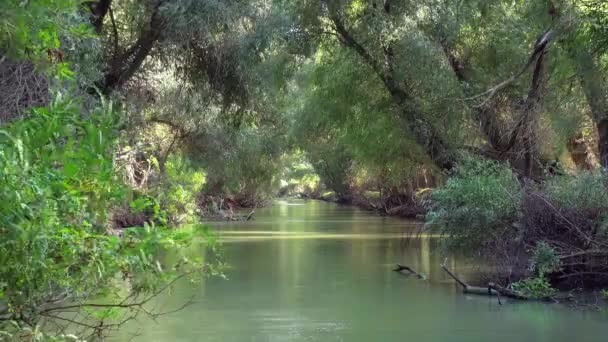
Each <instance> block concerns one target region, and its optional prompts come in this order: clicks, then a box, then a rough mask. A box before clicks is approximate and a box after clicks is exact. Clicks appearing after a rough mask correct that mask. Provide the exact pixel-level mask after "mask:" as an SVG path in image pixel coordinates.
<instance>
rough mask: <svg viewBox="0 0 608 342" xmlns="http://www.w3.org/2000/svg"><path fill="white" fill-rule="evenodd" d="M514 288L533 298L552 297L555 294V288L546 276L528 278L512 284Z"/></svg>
mask: <svg viewBox="0 0 608 342" xmlns="http://www.w3.org/2000/svg"><path fill="white" fill-rule="evenodd" d="M511 286H512V288H513V290H515V291H517V292H519V293H521V294H523V295H524V296H526V297H528V298H532V299H543V298H551V297H552V296H553V295H555V289H554V288H553V287H551V284H550V283H549V280H548V279H547V278H546V277H545V276H538V277H533V278H527V279H524V280H520V281H518V282H516V283H513V284H511Z"/></svg>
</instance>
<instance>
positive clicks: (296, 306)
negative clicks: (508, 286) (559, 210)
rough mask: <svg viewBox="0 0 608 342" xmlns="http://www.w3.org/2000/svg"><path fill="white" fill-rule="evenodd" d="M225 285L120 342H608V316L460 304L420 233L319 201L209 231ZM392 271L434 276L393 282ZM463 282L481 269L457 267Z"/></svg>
mask: <svg viewBox="0 0 608 342" xmlns="http://www.w3.org/2000/svg"><path fill="white" fill-rule="evenodd" d="M212 226H213V228H214V230H215V231H217V232H218V233H219V235H220V237H221V240H222V241H223V247H222V248H223V253H224V258H225V260H226V261H227V262H228V263H229V264H230V265H231V266H232V267H231V268H230V269H229V270H228V271H227V272H226V277H227V279H222V278H220V277H212V278H209V279H206V280H205V281H204V282H203V283H200V284H197V285H191V284H186V283H184V284H180V285H179V286H178V288H177V289H176V291H175V292H174V293H172V294H171V295H167V296H166V297H165V298H161V299H159V300H160V301H163V304H165V305H167V307H171V305H179V304H180V303H182V302H184V301H186V300H188V298H190V297H191V296H193V295H194V298H195V302H194V303H193V304H192V305H190V306H188V307H187V308H185V309H183V310H181V311H179V312H177V313H174V314H171V315H168V316H163V317H160V318H158V320H157V321H156V322H155V321H153V320H147V319H145V318H142V319H140V320H138V321H137V322H131V323H130V325H129V326H127V327H125V329H123V330H122V331H121V335H119V336H116V337H115V338H116V340H118V341H126V340H133V341H149V342H153V341H225V342H230V341H235V342H236V341H251V342H262V341H264V342H266V341H267V342H274V341H277V342H278V341H354V342H356V341H417V342H418V341H471V342H472V341H483V342H500V341H509V342H513V341H547V342H559V341H568V342H574V341H608V315H607V314H604V313H600V312H596V311H585V310H575V309H572V308H568V307H567V306H565V305H555V304H544V303H534V302H508V303H505V304H504V305H502V306H500V305H499V304H498V302H497V300H496V298H489V297H485V296H474V295H463V294H462V293H461V292H460V291H459V289H458V288H457V287H456V285H455V284H454V282H453V281H452V280H450V279H448V278H447V277H446V275H445V274H443V272H442V271H441V269H440V268H439V265H440V264H441V263H442V260H441V257H440V256H439V255H437V253H434V246H435V245H436V240H435V239H433V238H419V239H407V238H404V237H403V235H404V234H406V233H408V232H414V231H416V223H415V222H410V221H404V220H399V219H394V218H386V217H379V216H374V215H373V214H370V213H366V212H362V211H359V210H357V209H353V208H347V207H340V206H337V205H335V204H330V203H324V202H317V201H306V202H305V201H278V202H276V203H275V205H273V206H272V207H270V208H265V209H259V210H257V213H256V215H255V220H254V221H249V222H238V223H214V224H213V225H212ZM395 263H403V264H406V265H409V266H411V267H413V268H415V269H416V270H418V271H419V272H421V273H424V274H426V275H427V277H428V280H426V281H423V280H419V279H416V278H414V277H406V276H403V275H400V274H398V273H395V272H392V271H391V268H392V267H393V266H394V264H395ZM451 267H452V268H453V269H454V270H455V271H456V272H458V273H459V274H461V275H463V276H464V277H465V278H466V277H467V275H472V274H474V272H475V268H474V267H470V266H469V267H465V264H464V263H462V265H461V264H459V263H455V262H451Z"/></svg>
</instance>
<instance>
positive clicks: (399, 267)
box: [393, 264, 424, 279]
mask: <svg viewBox="0 0 608 342" xmlns="http://www.w3.org/2000/svg"><path fill="white" fill-rule="evenodd" d="M393 271H395V272H399V273H401V274H403V271H408V272H409V273H410V274H413V275H415V276H416V277H418V278H419V279H424V275H422V274H420V273H418V272H416V271H414V269H412V268H411V267H409V266H403V265H400V264H397V267H395V268H394V269H393Z"/></svg>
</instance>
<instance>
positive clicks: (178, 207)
mask: <svg viewBox="0 0 608 342" xmlns="http://www.w3.org/2000/svg"><path fill="white" fill-rule="evenodd" d="M204 183H205V176H204V175H203V173H202V172H201V171H196V170H195V169H193V167H192V166H190V165H188V162H187V160H184V159H183V158H179V157H177V156H174V157H172V158H170V159H169V160H168V161H167V164H166V175H165V179H163V180H162V182H161V183H160V184H159V186H158V189H154V192H155V193H156V198H157V199H158V200H159V202H160V205H161V208H162V210H163V214H164V215H165V217H166V219H167V223H168V224H170V225H171V226H179V225H180V224H184V223H194V222H196V219H197V215H196V214H197V204H196V195H197V194H198V193H199V191H200V190H201V189H202V187H203V185H204Z"/></svg>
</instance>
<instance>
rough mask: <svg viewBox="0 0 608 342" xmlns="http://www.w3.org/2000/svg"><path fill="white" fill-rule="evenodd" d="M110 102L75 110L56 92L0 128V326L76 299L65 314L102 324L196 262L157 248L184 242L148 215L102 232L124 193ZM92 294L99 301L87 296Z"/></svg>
mask: <svg viewBox="0 0 608 342" xmlns="http://www.w3.org/2000/svg"><path fill="white" fill-rule="evenodd" d="M111 109H112V108H111V106H109V105H108V106H106V107H104V108H99V109H97V110H95V111H93V112H92V113H85V114H83V111H82V108H81V107H80V106H79V105H77V104H76V103H74V102H73V101H69V100H67V99H65V98H61V97H59V98H58V99H57V100H56V101H54V102H53V103H52V105H51V106H49V107H47V108H39V109H36V110H35V111H34V112H33V113H32V115H31V117H30V118H29V119H27V120H21V121H16V122H14V123H12V124H10V125H8V126H5V127H4V129H3V130H1V131H0V170H2V172H1V177H0V250H1V251H2V253H0V279H1V281H0V314H1V315H2V320H0V335H2V332H4V333H5V334H4V335H6V334H9V335H10V334H11V333H12V332H14V331H19V330H20V329H24V328H32V329H37V323H39V322H40V320H41V319H42V318H51V319H55V320H58V321H57V323H58V324H59V323H61V322H64V323H65V321H62V319H61V317H62V315H63V312H66V311H74V309H78V308H80V309H83V310H81V311H78V313H79V315H77V316H73V315H72V314H70V316H71V317H76V318H74V320H75V322H76V323H75V324H76V325H77V326H79V327H80V328H85V329H86V328H87V327H91V326H94V325H95V324H101V323H100V322H105V324H101V325H99V326H103V327H111V326H112V324H111V322H112V321H114V322H116V321H117V320H119V319H120V317H121V315H123V314H125V313H127V311H128V312H129V315H130V316H131V315H132V314H135V313H137V312H138V310H141V309H142V307H141V305H139V306H138V305H137V303H139V302H141V301H143V300H145V298H147V297H149V296H154V295H155V294H157V293H158V291H160V290H161V289H162V288H164V286H168V285H169V284H170V283H171V282H172V281H174V280H175V279H178V278H179V277H182V276H184V275H186V274H192V275H195V274H200V273H201V272H202V270H203V266H204V265H203V264H202V262H200V261H196V260H192V261H187V259H186V258H185V257H183V258H178V259H180V261H179V262H178V265H162V264H161V263H160V261H159V260H158V258H157V257H158V255H159V253H161V252H162V251H164V250H165V249H166V248H172V247H174V246H185V245H187V244H188V243H189V242H190V235H188V234H185V233H181V232H173V231H170V230H167V229H163V228H162V227H156V226H153V225H146V227H144V228H138V229H127V230H125V231H124V234H123V237H122V238H118V237H116V236H110V235H107V234H106V233H105V228H106V226H107V223H108V221H109V217H108V208H110V207H112V206H114V205H115V204H117V203H120V202H121V201H123V195H124V194H125V189H124V188H123V186H122V185H121V183H120V181H119V178H118V177H117V175H116V174H115V171H114V164H113V158H112V151H113V149H114V148H113V147H114V146H115V136H116V135H115V134H114V133H115V131H114V127H115V125H116V120H115V119H116V115H115V113H114V112H113V111H112V110H111ZM133 203H134V206H135V207H136V208H135V209H145V207H146V206H147V204H146V203H140V202H137V201H135V202H133ZM118 275H120V277H119V276H118ZM121 278H122V279H123V280H125V281H121ZM123 296H124V297H123ZM100 298H104V303H107V305H106V306H105V307H97V308H94V307H89V306H88V304H87V303H91V301H95V300H98V299H100ZM112 303H121V305H122V306H121V305H113V304H112ZM104 305H105V304H104ZM130 305H132V306H130ZM138 308H139V309H138ZM57 317H59V318H57ZM11 322H12V323H14V324H11ZM78 322H82V323H78ZM94 330H97V329H94ZM100 330H103V329H100ZM96 332H100V331H96Z"/></svg>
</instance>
